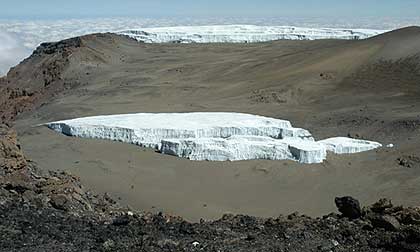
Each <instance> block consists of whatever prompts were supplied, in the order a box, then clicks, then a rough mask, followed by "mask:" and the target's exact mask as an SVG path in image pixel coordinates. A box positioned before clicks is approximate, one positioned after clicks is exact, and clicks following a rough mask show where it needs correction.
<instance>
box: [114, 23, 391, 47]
mask: <svg viewBox="0 0 420 252" xmlns="http://www.w3.org/2000/svg"><path fill="white" fill-rule="evenodd" d="M384 32H386V31H385V30H372V29H338V28H304V27H294V26H257V25H213V26H175V27H157V28H143V29H131V30H124V31H120V32H118V34H122V35H127V36H129V37H131V38H134V39H136V40H138V41H142V42H146V43H174V42H176V43H255V42H265V41H273V40H281V39H287V40H315V39H349V40H354V39H366V38H369V37H372V36H376V35H379V34H381V33H384Z"/></svg>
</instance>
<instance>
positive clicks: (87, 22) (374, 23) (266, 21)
mask: <svg viewBox="0 0 420 252" xmlns="http://www.w3.org/2000/svg"><path fill="white" fill-rule="evenodd" d="M224 24H253V25H291V26H300V27H314V28H321V27H330V28H374V29H395V28H399V27H403V26H408V25H415V24H417V25H418V24H420V18H416V19H413V18H409V19H395V18H394V19H375V20H371V19H365V20H364V19H357V20H354V21H349V20H348V19H331V18H328V19H322V18H310V19H309V18H290V17H288V18H188V17H184V18H95V19H63V20H32V21H31V20H26V21H22V20H16V21H13V20H3V21H1V20H0V41H1V43H0V76H2V75H4V74H6V73H7V72H8V70H9V69H10V67H12V66H15V65H17V64H18V63H19V62H20V61H21V60H23V59H24V58H26V57H28V56H29V55H30V54H31V52H32V51H33V50H34V49H35V48H36V47H37V46H38V45H39V44H40V43H42V42H53V41H59V40H62V39H66V38H70V37H75V36H81V35H85V34H89V33H96V32H113V31H122V30H127V29H139V28H149V27H168V26H182V25H224Z"/></svg>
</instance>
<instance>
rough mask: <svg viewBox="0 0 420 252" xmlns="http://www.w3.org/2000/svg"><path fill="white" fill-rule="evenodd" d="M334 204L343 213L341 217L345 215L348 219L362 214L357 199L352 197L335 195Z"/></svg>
mask: <svg viewBox="0 0 420 252" xmlns="http://www.w3.org/2000/svg"><path fill="white" fill-rule="evenodd" d="M335 205H336V206H337V208H338V211H340V213H342V214H343V217H347V218H349V219H357V218H360V216H362V210H361V209H360V203H359V201H358V200H356V199H354V198H352V197H349V196H346V197H341V198H340V197H336V198H335Z"/></svg>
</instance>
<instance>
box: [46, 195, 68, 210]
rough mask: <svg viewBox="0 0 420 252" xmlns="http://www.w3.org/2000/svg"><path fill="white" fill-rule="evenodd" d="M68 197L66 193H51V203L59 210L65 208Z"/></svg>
mask: <svg viewBox="0 0 420 252" xmlns="http://www.w3.org/2000/svg"><path fill="white" fill-rule="evenodd" d="M68 201H69V200H68V198H67V196H66V195H64V194H57V195H53V196H51V201H50V203H51V205H52V206H53V207H55V208H57V209H61V210H67V209H68V206H67V202H68Z"/></svg>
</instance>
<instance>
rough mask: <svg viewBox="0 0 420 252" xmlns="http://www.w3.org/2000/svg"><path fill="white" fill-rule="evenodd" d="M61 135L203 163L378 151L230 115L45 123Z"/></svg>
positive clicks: (310, 159) (318, 158)
mask: <svg viewBox="0 0 420 252" xmlns="http://www.w3.org/2000/svg"><path fill="white" fill-rule="evenodd" d="M45 125H46V126H47V127H49V128H50V129H53V130H55V131H57V132H59V133H62V134H65V135H68V136H75V137H82V138H97V139H106V140H113V141H120V142H125V143H131V144H136V145H139V146H143V147H148V148H154V149H156V150H157V151H159V152H161V153H163V154H168V155H174V156H178V157H183V158H188V159H190V160H197V161H200V160H207V161H239V160H251V159H268V160H294V161H297V162H300V163H306V164H312V163H322V162H323V161H324V160H325V159H326V158H327V151H328V152H333V153H336V154H350V153H357V152H363V151H368V150H372V149H376V148H379V147H381V146H382V145H381V144H380V143H377V142H372V141H367V140H358V139H351V138H346V137H336V138H329V139H324V140H321V141H315V139H314V137H313V136H312V135H311V133H310V132H309V131H308V130H306V129H301V128H295V127H293V126H292V124H291V123H290V122H289V121H287V120H281V119H275V118H270V117H265V116H259V115H251V114H244V113H229V112H190V113H136V114H119V115H103V116H91V117H83V118H76V119H70V120H62V121H57V122H50V123H46V124H45Z"/></svg>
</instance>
